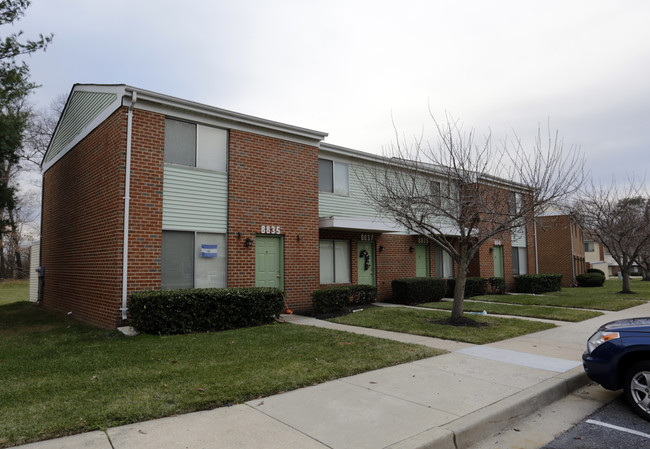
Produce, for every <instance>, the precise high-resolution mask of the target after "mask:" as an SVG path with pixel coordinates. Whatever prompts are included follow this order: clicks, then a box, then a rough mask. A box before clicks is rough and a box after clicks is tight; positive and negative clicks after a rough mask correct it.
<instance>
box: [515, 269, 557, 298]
mask: <svg viewBox="0 0 650 449" xmlns="http://www.w3.org/2000/svg"><path fill="white" fill-rule="evenodd" d="M515 289H516V290H517V291H518V292H519V293H533V294H536V293H545V292H559V291H560V290H562V275H561V274H521V275H519V276H515Z"/></svg>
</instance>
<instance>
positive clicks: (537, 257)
mask: <svg viewBox="0 0 650 449" xmlns="http://www.w3.org/2000/svg"><path fill="white" fill-rule="evenodd" d="M533 229H534V232H535V274H539V251H538V249H537V220H536V219H535V220H533Z"/></svg>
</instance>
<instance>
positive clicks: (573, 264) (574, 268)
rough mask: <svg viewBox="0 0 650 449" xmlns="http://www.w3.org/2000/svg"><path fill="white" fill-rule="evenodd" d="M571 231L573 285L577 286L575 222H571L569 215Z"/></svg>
mask: <svg viewBox="0 0 650 449" xmlns="http://www.w3.org/2000/svg"><path fill="white" fill-rule="evenodd" d="M569 230H570V231H571V273H572V274H573V279H572V280H571V283H572V284H573V285H575V284H576V255H575V250H574V249H573V221H572V220H571V215H569Z"/></svg>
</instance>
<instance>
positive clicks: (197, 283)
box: [161, 231, 226, 290]
mask: <svg viewBox="0 0 650 449" xmlns="http://www.w3.org/2000/svg"><path fill="white" fill-rule="evenodd" d="M161 277H162V289H163V290H172V289H177V288H208V287H216V288H221V287H225V286H226V238H225V236H224V235H223V234H214V233H204V232H197V233H194V232H185V231H163V233H162V276H161Z"/></svg>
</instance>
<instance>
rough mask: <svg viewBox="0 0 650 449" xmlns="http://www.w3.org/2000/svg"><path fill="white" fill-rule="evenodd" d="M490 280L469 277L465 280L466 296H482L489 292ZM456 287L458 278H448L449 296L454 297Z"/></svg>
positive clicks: (447, 294)
mask: <svg viewBox="0 0 650 449" xmlns="http://www.w3.org/2000/svg"><path fill="white" fill-rule="evenodd" d="M487 285H488V280H487V279H485V278H481V277H468V278H467V280H466V281H465V298H471V297H472V296H482V295H485V294H486V293H487ZM455 289H456V279H447V293H446V294H445V295H446V296H447V297H449V298H453V297H454V290H455Z"/></svg>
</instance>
